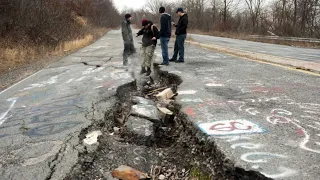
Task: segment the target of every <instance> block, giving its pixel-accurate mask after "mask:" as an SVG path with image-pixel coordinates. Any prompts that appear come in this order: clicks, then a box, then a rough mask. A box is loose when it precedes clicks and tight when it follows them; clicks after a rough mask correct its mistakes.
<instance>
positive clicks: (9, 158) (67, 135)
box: [0, 31, 320, 180]
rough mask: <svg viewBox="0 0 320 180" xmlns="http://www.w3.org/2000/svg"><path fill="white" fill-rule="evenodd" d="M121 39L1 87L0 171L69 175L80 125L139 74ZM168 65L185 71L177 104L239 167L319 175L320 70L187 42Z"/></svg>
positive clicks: (114, 36) (111, 37)
mask: <svg viewBox="0 0 320 180" xmlns="http://www.w3.org/2000/svg"><path fill="white" fill-rule="evenodd" d="M122 46H123V45H122V40H121V36H120V32H119V31H111V32H109V33H108V34H107V35H106V36H104V37H102V38H101V39H100V40H98V41H97V42H95V43H94V44H92V45H90V46H88V47H86V48H84V49H81V50H80V51H78V52H76V53H74V54H72V55H70V56H68V57H65V58H63V59H62V60H60V61H58V62H56V63H54V64H52V65H50V66H49V67H48V68H46V69H44V70H41V71H39V72H37V73H36V74H34V75H32V76H30V77H29V78H27V79H25V80H23V81H22V82H19V83H18V84H16V85H14V86H12V87H10V88H8V89H6V90H4V91H2V92H0V141H1V143H0V167H1V169H0V173H1V179H14V180H15V179H16V180H18V179H19V180H20V179H35V180H36V179H63V178H64V177H65V175H66V174H67V173H68V172H69V171H70V169H71V168H72V167H73V165H74V164H76V163H77V160H78V153H79V152H80V153H81V152H83V151H84V147H83V146H82V144H79V134H80V131H81V130H83V129H84V128H86V127H88V126H90V124H91V123H92V121H95V120H99V119H102V118H103V117H104V112H105V111H106V109H110V108H112V107H113V106H114V105H115V103H116V101H117V99H116V96H115V94H116V89H117V88H118V87H119V86H120V85H123V84H126V83H129V82H132V81H133V79H132V77H131V75H130V73H129V72H127V71H126V70H125V69H124V68H123V67H122V58H121V51H122V48H123V47H122ZM249 47H250V46H249ZM159 50H160V49H159V48H157V51H158V53H159ZM110 58H111V59H110ZM82 62H87V63H88V64H89V65H85V64H84V63H82ZM96 65H101V67H96ZM162 69H163V70H167V71H169V72H171V73H174V74H177V75H179V76H180V77H181V78H182V79H183V81H184V82H183V83H182V84H181V85H180V87H179V96H178V97H177V101H178V103H180V104H181V105H182V108H183V111H184V112H185V113H186V114H187V115H188V119H189V120H190V121H192V122H193V123H194V124H195V126H196V127H197V128H200V129H201V130H202V132H203V138H205V139H206V140H208V141H211V140H212V141H215V143H216V144H217V147H218V148H220V150H221V151H223V152H224V154H225V155H226V158H228V159H230V160H231V161H232V162H234V163H235V165H236V166H238V167H241V168H244V169H246V170H254V171H259V172H261V173H263V174H265V175H266V176H268V177H272V178H279V179H317V178H318V177H319V176H320V174H319V172H320V169H319V165H318V163H319V161H320V156H319V154H320V144H319V143H320V132H319V130H320V124H319V121H320V114H319V112H320V99H319V92H320V89H319V85H320V79H319V76H313V75H308V74H303V73H301V72H296V71H292V70H288V69H283V68H280V67H275V66H271V65H267V64H260V63H258V62H254V61H247V60H243V59H240V58H236V57H231V56H228V55H225V54H221V53H216V52H214V51H209V50H203V49H200V48H198V47H196V46H188V47H187V49H186V63H185V64H171V66H169V67H163V68H162Z"/></svg>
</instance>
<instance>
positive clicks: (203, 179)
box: [190, 167, 211, 180]
mask: <svg viewBox="0 0 320 180" xmlns="http://www.w3.org/2000/svg"><path fill="white" fill-rule="evenodd" d="M190 178H191V179H192V180H210V179H211V178H210V176H209V175H208V174H206V173H204V172H201V171H200V170H199V169H198V168H197V167H193V168H192V169H191V172H190Z"/></svg>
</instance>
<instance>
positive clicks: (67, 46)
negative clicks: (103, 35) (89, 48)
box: [55, 34, 94, 54]
mask: <svg viewBox="0 0 320 180" xmlns="http://www.w3.org/2000/svg"><path fill="white" fill-rule="evenodd" d="M93 40H94V38H93V35H91V34H89V35H87V36H85V37H84V38H79V39H75V40H72V41H67V42H63V43H62V44H60V45H59V46H58V47H57V48H56V53H55V54H61V53H63V52H68V51H73V50H75V49H79V48H82V47H85V46H86V45H88V44H90V43H92V42H93Z"/></svg>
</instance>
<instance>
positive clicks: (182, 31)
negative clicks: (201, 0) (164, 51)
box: [170, 8, 188, 63]
mask: <svg viewBox="0 0 320 180" xmlns="http://www.w3.org/2000/svg"><path fill="white" fill-rule="evenodd" d="M176 13H177V14H178V16H179V17H180V18H179V22H178V24H177V25H176V24H173V26H175V27H176V33H175V34H176V36H177V37H176V41H175V43H174V54H173V56H172V58H171V59H170V61H175V62H177V63H183V62H184V42H185V40H186V38H187V28H188V15H187V14H185V13H184V11H183V9H182V8H178V9H177V12H176ZM178 53H179V60H177V57H178Z"/></svg>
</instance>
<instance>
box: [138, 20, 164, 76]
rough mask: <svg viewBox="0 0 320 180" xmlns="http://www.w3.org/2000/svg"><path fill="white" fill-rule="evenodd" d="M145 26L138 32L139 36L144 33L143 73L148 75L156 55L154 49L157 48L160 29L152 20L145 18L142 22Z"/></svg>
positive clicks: (142, 51)
mask: <svg viewBox="0 0 320 180" xmlns="http://www.w3.org/2000/svg"><path fill="white" fill-rule="evenodd" d="M142 26H143V28H142V29H141V30H140V31H139V32H138V33H137V37H138V36H140V35H143V37H142V47H141V56H142V60H143V62H142V64H141V74H143V73H146V75H147V76H149V75H150V74H151V64H152V59H153V55H154V50H155V49H156V45H157V39H159V37H160V36H159V30H158V28H157V27H156V26H154V25H153V23H152V21H148V20H144V21H143V22H142Z"/></svg>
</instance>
